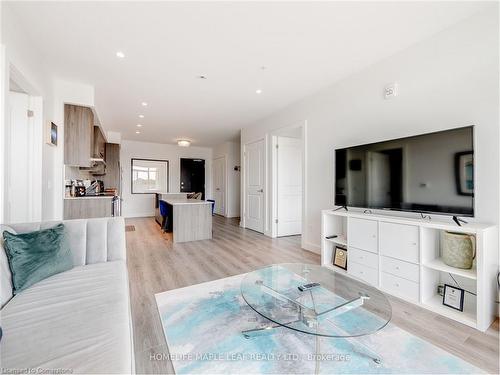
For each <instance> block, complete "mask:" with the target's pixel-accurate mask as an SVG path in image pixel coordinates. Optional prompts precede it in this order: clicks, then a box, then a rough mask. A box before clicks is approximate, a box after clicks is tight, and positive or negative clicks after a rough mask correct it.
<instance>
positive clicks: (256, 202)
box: [245, 139, 264, 233]
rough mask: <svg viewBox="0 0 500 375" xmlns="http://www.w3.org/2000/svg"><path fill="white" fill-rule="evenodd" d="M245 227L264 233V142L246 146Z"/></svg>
mask: <svg viewBox="0 0 500 375" xmlns="http://www.w3.org/2000/svg"><path fill="white" fill-rule="evenodd" d="M245 227H246V228H248V229H253V230H255V231H257V232H260V233H264V140H263V139H262V140H260V141H257V142H254V143H249V144H246V145H245Z"/></svg>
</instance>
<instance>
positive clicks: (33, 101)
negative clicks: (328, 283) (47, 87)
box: [0, 65, 50, 222]
mask: <svg viewBox="0 0 500 375" xmlns="http://www.w3.org/2000/svg"><path fill="white" fill-rule="evenodd" d="M6 75H7V77H5V78H4V79H5V81H4V82H3V86H5V87H3V89H4V93H5V94H6V97H5V98H4V108H5V110H6V111H5V118H4V121H5V130H4V133H3V134H2V141H3V146H5V147H2V148H3V149H4V151H3V152H4V154H3V155H2V157H3V163H4V164H3V168H4V170H3V173H2V174H3V175H4V178H3V181H1V182H2V189H3V191H2V194H3V204H4V205H3V212H2V216H1V219H2V221H7V220H9V218H10V212H11V209H10V205H9V199H10V198H9V197H10V194H9V190H10V188H9V186H10V182H9V174H10V168H13V162H12V160H11V159H10V142H8V140H10V134H11V133H10V132H11V123H10V101H9V96H10V92H11V90H10V82H11V81H12V82H14V83H15V84H16V86H17V87H18V88H20V89H21V90H22V91H23V93H25V94H26V95H27V96H28V103H29V104H28V106H29V109H30V110H31V111H33V116H32V117H30V120H29V122H30V127H31V129H29V136H30V139H29V140H28V142H29V150H30V151H32V152H31V154H30V155H28V164H29V165H28V179H29V187H28V190H29V193H28V197H26V199H27V200H28V220H27V221H31V222H37V221H41V220H42V154H43V151H42V150H43V147H44V143H45V142H46V140H47V138H45V137H48V134H49V126H50V123H49V124H48V125H47V126H44V121H43V99H42V97H41V96H40V93H39V92H38V91H37V90H36V89H35V88H34V86H33V85H31V83H30V82H28V80H26V78H25V77H24V76H23V75H22V74H21V72H20V71H19V70H17V69H16V67H14V66H13V65H9V67H8V69H7V74H6ZM45 147H46V146H45ZM0 207H1V205H0Z"/></svg>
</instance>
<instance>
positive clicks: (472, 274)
mask: <svg viewBox="0 0 500 375" xmlns="http://www.w3.org/2000/svg"><path fill="white" fill-rule="evenodd" d="M424 267H428V268H432V269H433V270H437V271H441V272H446V273H451V274H453V275H458V276H461V277H465V278H467V279H472V280H476V279H477V273H476V267H475V266H474V267H472V268H471V269H468V270H466V269H461V268H456V267H450V266H448V265H447V264H445V263H444V262H443V260H442V259H441V258H435V259H432V260H430V261H428V262H427V263H424Z"/></svg>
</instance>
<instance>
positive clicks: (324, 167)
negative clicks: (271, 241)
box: [241, 12, 499, 251]
mask: <svg viewBox="0 0 500 375" xmlns="http://www.w3.org/2000/svg"><path fill="white" fill-rule="evenodd" d="M498 53H499V37H498V12H488V13H482V14H478V15H476V16H474V17H471V18H469V19H467V20H464V21H462V22H460V23H459V24H456V25H455V26H453V27H451V28H449V29H447V30H445V31H443V32H441V33H439V34H437V35H435V36H433V37H431V38H429V39H427V40H425V41H423V42H421V43H418V44H416V45H414V46H412V47H410V48H408V49H406V50H404V51H401V52H399V53H397V54H395V55H393V56H392V57H390V58H388V59H385V60H383V61H381V62H379V63H377V64H374V65H372V66H371V67H369V68H367V69H365V70H362V71H360V72H358V73H356V74H354V75H352V76H350V77H348V78H346V79H344V80H343V81H340V82H338V83H336V84H334V85H332V86H329V87H327V88H325V89H324V90H322V91H320V92H318V93H316V94H315V95H313V96H310V97H307V98H305V99H303V100H301V101H299V102H297V103H295V104H293V105H290V106H289V107H287V108H285V109H283V110H281V111H279V112H277V113H275V114H274V115H272V116H270V117H268V118H266V119H264V120H262V121H259V122H257V123H255V124H253V125H252V126H249V127H247V128H245V129H243V130H242V132H241V144H242V145H243V144H245V143H248V142H251V141H253V140H257V139H260V138H263V137H266V138H267V137H268V134H269V132H270V131H271V130H273V129H277V128H280V127H284V126H287V125H289V124H293V123H300V122H304V121H307V134H306V140H307V150H308V151H307V155H306V158H307V175H306V180H307V186H308V189H307V193H306V207H307V208H306V210H307V211H306V219H307V228H306V231H305V233H304V236H305V239H304V240H305V243H306V248H308V249H311V250H315V251H318V250H319V246H320V221H321V218H320V210H321V209H324V208H328V207H332V206H333V175H334V170H333V168H334V167H333V150H334V149H335V148H340V147H347V146H351V145H357V144H362V143H368V142H375V141H381V140H386V139H391V138H398V137H404V136H409V135H415V134H420V133H426V132H432V131H437V130H443V129H448V128H453V127H461V126H466V125H470V124H475V125H476V128H475V142H476V144H475V163H476V164H475V165H476V171H475V172H476V173H475V177H476V180H475V182H476V186H475V188H476V200H475V203H476V221H480V222H490V223H496V224H498V222H499V165H498V160H499V151H498V146H499V145H498V140H499V114H498V109H499V106H498V104H499V93H498V82H499V74H498V64H499V58H498ZM391 82H398V83H399V96H398V97H396V98H394V99H392V100H384V98H383V88H384V86H385V85H387V84H388V83H391ZM242 173H243V172H242ZM267 191H269V189H267ZM266 230H268V228H266Z"/></svg>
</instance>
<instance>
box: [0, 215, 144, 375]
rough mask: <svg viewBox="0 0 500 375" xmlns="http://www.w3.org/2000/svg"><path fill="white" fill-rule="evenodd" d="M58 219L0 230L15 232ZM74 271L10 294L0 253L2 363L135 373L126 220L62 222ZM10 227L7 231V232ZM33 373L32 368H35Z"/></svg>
mask: <svg viewBox="0 0 500 375" xmlns="http://www.w3.org/2000/svg"><path fill="white" fill-rule="evenodd" d="M58 223H60V222H44V223H29V224H16V225H9V226H0V237H2V236H1V235H2V234H3V231H4V230H6V229H7V230H11V229H13V230H14V231H15V232H17V233H24V232H31V231H35V230H40V229H45V228H49V227H52V226H54V225H56V224H58ZM63 223H64V225H65V228H66V230H67V233H68V234H69V242H70V247H71V251H72V255H73V264H74V268H73V269H71V270H69V271H66V272H63V273H60V274H57V275H54V276H52V277H49V278H47V279H45V280H42V281H40V282H38V283H37V284H35V285H33V286H31V287H29V288H28V289H26V290H24V291H23V292H21V293H19V294H17V295H16V296H14V297H12V283H11V274H10V270H9V265H8V262H7V257H6V254H5V250H4V248H3V243H2V249H1V250H0V272H1V275H0V282H1V285H0V286H1V304H2V309H1V312H0V314H1V315H0V324H1V327H2V329H3V337H2V340H1V342H0V362H1V367H2V368H3V369H4V370H9V369H26V368H27V369H39V370H38V371H39V372H37V373H41V371H42V370H44V369H47V370H53V369H58V370H60V371H63V372H73V373H122V374H123V373H133V372H134V370H135V369H134V356H133V333H132V320H131V311H130V299H129V285H128V273H127V265H126V248H125V224H124V220H123V218H120V217H116V218H100V219H88V220H68V221H63ZM9 228H11V229H9ZM32 371H33V370H32Z"/></svg>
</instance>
